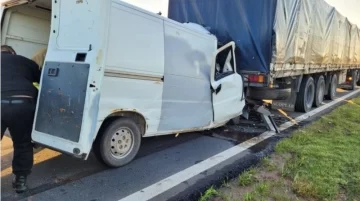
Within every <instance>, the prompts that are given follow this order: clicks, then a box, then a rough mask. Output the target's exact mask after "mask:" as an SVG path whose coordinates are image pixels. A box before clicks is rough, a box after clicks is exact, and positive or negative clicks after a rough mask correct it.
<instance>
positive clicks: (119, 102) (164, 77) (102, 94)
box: [1, 0, 245, 167]
mask: <svg viewBox="0 0 360 201" xmlns="http://www.w3.org/2000/svg"><path fill="white" fill-rule="evenodd" d="M1 11H2V13H1V16H2V19H1V20H2V38H1V42H2V44H6V45H10V46H12V47H13V48H14V49H15V51H16V52H17V53H18V54H19V55H23V56H26V57H28V58H31V57H32V55H33V54H34V53H35V52H36V51H38V50H39V49H42V48H47V53H46V57H45V62H44V65H43V66H42V67H41V68H42V75H41V80H40V86H39V96H38V100H37V108H36V112H35V121H34V125H33V130H32V139H33V141H34V142H35V143H36V144H39V145H40V146H43V147H48V148H50V149H53V150H57V151H60V152H62V153H66V154H69V155H72V156H74V157H78V158H81V159H87V158H88V156H89V154H90V153H91V151H93V152H94V153H95V155H96V156H97V157H98V158H99V159H100V160H101V161H102V162H104V163H105V164H106V165H108V166H110V167H120V166H123V165H126V164H127V163H129V162H130V161H131V160H133V159H134V157H135V156H136V154H137V152H138V150H139V148H140V145H141V139H142V138H143V137H150V136H159V135H167V134H178V133H185V132H193V131H203V130H208V129H212V128H216V127H220V126H223V125H224V124H226V123H227V122H228V121H229V120H231V119H232V118H234V117H237V116H239V115H241V114H242V111H243V108H244V107H245V94H244V91H243V88H244V87H243V80H242V77H241V75H240V74H239V73H237V69H236V58H235V56H234V55H235V52H234V50H235V43H234V42H232V41H230V42H229V43H227V44H226V45H224V46H222V47H219V48H218V46H217V43H218V41H217V38H216V37H215V36H214V35H212V34H210V33H209V32H208V31H207V30H206V29H205V28H204V27H202V26H200V25H197V24H192V23H189V24H182V23H179V22H176V21H174V20H170V19H167V18H165V17H163V16H160V15H158V14H154V13H151V12H148V11H145V10H143V9H140V8H137V7H135V6H132V5H130V4H127V3H124V2H122V1H119V0H101V1H99V0H86V1H82V0H74V1H70V0H64V1H60V0H52V1H50V0H36V1H27V0H20V1H19V0H8V1H5V2H2V10H1ZM230 106H231V107H230ZM19 118H21V117H19ZM19 120H20V119H19Z"/></svg>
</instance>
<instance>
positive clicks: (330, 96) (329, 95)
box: [325, 74, 338, 100]
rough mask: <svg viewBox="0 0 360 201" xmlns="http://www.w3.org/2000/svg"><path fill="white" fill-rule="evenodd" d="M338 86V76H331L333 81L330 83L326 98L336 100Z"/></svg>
mask: <svg viewBox="0 0 360 201" xmlns="http://www.w3.org/2000/svg"><path fill="white" fill-rule="evenodd" d="M337 85H338V83H337V76H336V74H333V75H332V76H331V81H330V85H329V90H328V93H327V94H326V96H325V98H326V99H328V100H335V98H336V89H337Z"/></svg>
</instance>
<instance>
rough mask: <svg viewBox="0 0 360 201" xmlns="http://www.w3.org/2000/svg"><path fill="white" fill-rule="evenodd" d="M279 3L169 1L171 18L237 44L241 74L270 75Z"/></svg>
mask: <svg viewBox="0 0 360 201" xmlns="http://www.w3.org/2000/svg"><path fill="white" fill-rule="evenodd" d="M275 9H276V0H169V14H168V16H169V18H170V19H173V20H176V21H178V22H182V23H185V22H193V23H198V24H201V25H203V26H205V27H209V28H210V32H211V33H212V34H214V35H216V36H217V38H218V40H219V42H220V43H221V44H226V43H227V42H230V41H234V42H235V43H236V62H237V68H238V70H239V71H241V70H243V71H257V72H263V73H267V72H269V68H270V63H271V53H272V34H273V24H274V17H275Z"/></svg>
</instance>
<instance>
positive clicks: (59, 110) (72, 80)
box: [35, 62, 90, 142]
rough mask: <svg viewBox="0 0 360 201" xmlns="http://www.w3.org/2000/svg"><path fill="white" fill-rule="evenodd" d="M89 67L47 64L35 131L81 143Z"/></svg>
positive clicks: (74, 64) (70, 64)
mask: <svg viewBox="0 0 360 201" xmlns="http://www.w3.org/2000/svg"><path fill="white" fill-rule="evenodd" d="M89 68H90V65H89V64H76V63H61V62H46V64H45V67H44V69H43V70H44V73H43V78H42V81H41V82H42V88H41V94H40V97H39V101H38V112H37V116H36V122H35V130H36V131H38V132H42V133H46V134H48V135H52V136H56V137H59V138H63V139H66V140H69V141H72V142H79V138H80V133H81V126H82V120H83V113H84V105H85V97H86V89H87V82H88V76H89Z"/></svg>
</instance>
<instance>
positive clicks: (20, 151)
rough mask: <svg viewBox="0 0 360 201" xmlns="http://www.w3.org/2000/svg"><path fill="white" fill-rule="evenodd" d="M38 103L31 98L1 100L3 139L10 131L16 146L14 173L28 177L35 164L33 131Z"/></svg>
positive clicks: (13, 163) (13, 162) (13, 164)
mask: <svg viewBox="0 0 360 201" xmlns="http://www.w3.org/2000/svg"><path fill="white" fill-rule="evenodd" d="M35 108H36V102H35V100H34V99H30V98H9V99H7V98H3V99H2V100H1V139H2V138H3V136H4V133H5V131H6V129H9V131H10V135H11V139H12V141H13V146H14V157H13V161H12V169H13V173H14V174H15V175H17V176H27V175H29V174H30V173H31V168H32V166H33V162H34V158H33V157H34V156H33V145H32V141H31V131H32V125H33V122H34V114H35Z"/></svg>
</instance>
